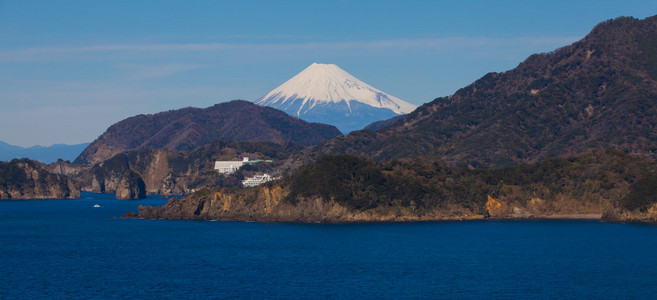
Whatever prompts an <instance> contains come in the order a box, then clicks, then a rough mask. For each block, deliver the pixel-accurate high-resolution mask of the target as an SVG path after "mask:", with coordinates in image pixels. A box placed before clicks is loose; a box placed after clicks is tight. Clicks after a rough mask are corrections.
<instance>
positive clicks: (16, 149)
mask: <svg viewBox="0 0 657 300" xmlns="http://www.w3.org/2000/svg"><path fill="white" fill-rule="evenodd" d="M88 145H89V143H81V144H74V145H67V144H52V145H50V146H40V145H35V146H31V147H21V146H16V145H11V144H9V143H6V142H4V141H0V160H2V161H10V160H12V159H14V158H29V159H32V160H37V161H40V162H43V163H51V162H55V161H57V160H58V159H63V160H74V159H75V158H76V157H77V156H78V155H80V153H81V152H82V150H84V148H86V147H87V146H88Z"/></svg>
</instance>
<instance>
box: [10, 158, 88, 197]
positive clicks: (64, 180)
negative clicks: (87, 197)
mask: <svg viewBox="0 0 657 300" xmlns="http://www.w3.org/2000/svg"><path fill="white" fill-rule="evenodd" d="M75 198H80V188H79V186H77V185H76V184H75V183H73V182H72V181H71V180H70V178H68V177H67V176H64V175H59V174H53V173H50V172H48V170H47V168H46V166H45V165H44V164H42V163H40V162H37V161H33V160H29V159H26V158H25V159H21V160H18V159H14V160H12V161H10V162H0V199H75Z"/></svg>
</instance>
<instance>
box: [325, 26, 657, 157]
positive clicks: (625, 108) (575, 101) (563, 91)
mask: <svg viewBox="0 0 657 300" xmlns="http://www.w3.org/2000/svg"><path fill="white" fill-rule="evenodd" d="M656 37H657V16H655V17H650V18H646V19H644V20H637V19H634V18H627V17H621V18H617V19H614V20H609V21H605V22H602V23H600V24H598V25H597V26H596V27H595V28H594V29H593V30H592V31H591V33H589V34H588V35H587V36H586V37H584V38H583V39H581V40H580V41H577V42H575V43H573V44H571V45H568V46H565V47H562V48H559V49H556V50H554V51H552V52H549V53H543V54H534V55H531V56H530V57H529V58H527V59H526V60H525V61H523V62H522V63H520V64H519V65H518V67H516V68H514V69H512V70H509V71H506V72H503V73H489V74H486V75H485V76H483V77H482V78H480V79H479V80H477V81H475V82H473V83H472V84H470V85H469V86H466V87H464V88H462V89H460V90H458V91H457V92H456V93H455V94H454V95H452V96H449V97H443V98H437V99H435V100H434V101H432V102H429V103H426V104H424V105H422V106H421V107H419V108H418V109H416V110H415V111H414V112H412V113H410V114H408V115H406V116H404V117H402V118H401V119H400V120H397V121H396V122H393V123H392V124H389V125H388V126H385V127H383V128H381V129H379V130H378V131H376V132H366V131H362V132H354V133H352V134H350V135H347V136H343V137H338V138H336V139H334V140H331V141H327V142H325V143H323V144H320V145H319V146H318V147H317V148H316V149H315V150H314V157H317V156H318V155H320V154H323V153H334V154H343V153H345V154H363V155H365V156H367V157H369V158H372V159H375V160H379V161H385V160H390V159H395V158H413V157H418V156H431V157H435V158H439V159H442V160H445V161H446V162H448V163H449V164H452V165H458V166H464V167H466V166H470V167H475V168H491V167H504V166H512V165H517V164H522V163H528V162H536V161H540V160H543V159H546V158H550V157H555V156H560V155H571V154H575V153H583V152H587V151H591V150H594V149H607V150H620V151H624V152H627V153H630V152H637V153H644V154H647V155H654V153H655V152H657V122H656V121H655V120H657V107H656V105H655V103H657V38H656ZM651 153H653V154H651Z"/></svg>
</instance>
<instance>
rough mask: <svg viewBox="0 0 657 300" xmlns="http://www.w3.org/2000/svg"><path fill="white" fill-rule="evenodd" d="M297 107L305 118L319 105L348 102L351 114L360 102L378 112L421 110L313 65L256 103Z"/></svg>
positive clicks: (342, 73) (335, 70)
mask: <svg viewBox="0 0 657 300" xmlns="http://www.w3.org/2000/svg"><path fill="white" fill-rule="evenodd" d="M299 101H301V103H300V104H295V105H294V107H295V110H296V112H295V113H296V115H297V116H301V115H303V114H305V113H306V112H308V111H310V110H311V109H312V108H313V107H315V106H316V105H318V104H329V103H336V104H337V103H340V102H345V103H346V105H347V106H348V109H349V111H350V112H351V108H352V105H351V102H353V101H356V102H360V103H363V104H367V105H369V106H372V107H375V108H385V109H389V110H392V111H393V112H394V113H395V114H398V115H401V114H407V113H410V112H411V111H413V110H415V108H416V107H417V106H415V105H413V104H410V103H408V102H405V101H403V100H401V99H399V98H396V97H393V96H391V95H388V94H386V93H384V92H382V91H380V90H378V89H375V88H374V87H372V86H370V85H369V84H367V83H365V82H362V81H360V80H358V79H357V78H356V77H354V76H352V75H351V74H349V73H347V72H345V71H344V70H342V69H340V67H338V66H336V65H334V64H318V63H313V64H312V65H310V66H309V67H307V68H306V69H304V70H303V71H301V73H299V74H297V75H296V76H294V77H292V78H291V79H290V80H288V81H286V82H285V83H283V84H282V85H280V86H279V87H277V88H275V89H274V90H272V91H271V92H269V93H268V94H267V95H265V96H264V97H262V98H260V99H258V100H257V101H256V103H257V104H260V105H266V106H272V107H277V108H280V107H283V106H289V105H291V104H292V102H297V103H298V102H299Z"/></svg>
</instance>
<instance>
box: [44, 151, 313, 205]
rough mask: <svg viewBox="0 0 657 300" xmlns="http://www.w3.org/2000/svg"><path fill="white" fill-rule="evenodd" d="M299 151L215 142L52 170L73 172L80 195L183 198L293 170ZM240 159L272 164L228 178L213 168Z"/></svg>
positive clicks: (248, 168)
mask: <svg viewBox="0 0 657 300" xmlns="http://www.w3.org/2000/svg"><path fill="white" fill-rule="evenodd" d="M300 149H302V146H300V145H298V144H287V145H280V144H277V143H272V142H222V141H215V142H213V143H211V144H210V145H207V146H203V147H200V148H198V149H196V150H194V151H191V152H186V153H183V152H178V151H173V150H167V149H159V150H151V149H142V150H133V151H128V152H125V153H121V154H117V155H115V156H114V157H112V158H111V159H108V160H106V161H104V162H102V163H99V164H97V165H95V166H93V167H84V166H79V165H65V164H64V165H52V169H53V170H55V171H59V172H64V173H66V172H69V173H76V174H77V175H75V177H74V178H76V179H77V180H79V181H80V182H81V184H82V189H83V190H84V191H89V192H107V193H117V197H119V196H120V195H132V196H129V197H131V198H134V197H141V196H139V195H140V194H141V193H142V192H143V193H144V194H157V195H163V196H184V195H189V194H191V193H193V192H195V191H197V190H200V189H202V188H207V187H238V186H241V180H242V179H243V177H244V176H249V175H252V174H254V173H257V172H269V173H272V172H274V171H286V170H288V169H290V168H291V166H290V163H291V162H290V161H289V160H288V157H289V156H290V155H291V154H292V153H296V152H298V151H299V150H300ZM242 157H250V158H251V159H266V160H272V162H271V163H266V164H264V163H260V164H254V165H249V166H248V167H244V168H243V169H242V170H240V171H239V172H236V173H234V174H230V175H222V174H218V173H217V171H215V170H214V169H213V167H214V161H216V160H237V159H239V160H241V158H242ZM142 186H143V187H142ZM129 190H131V191H132V193H128V191H129ZM142 190H143V191H142ZM126 197H128V196H126Z"/></svg>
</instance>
